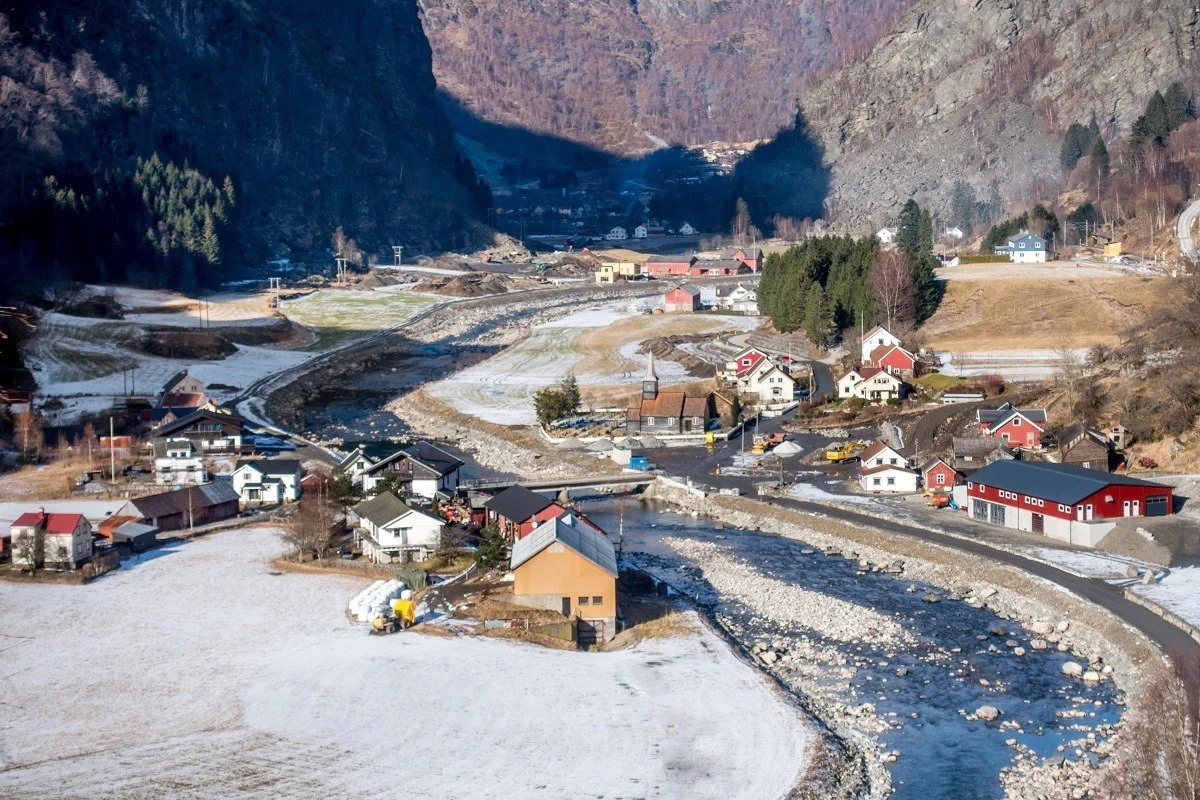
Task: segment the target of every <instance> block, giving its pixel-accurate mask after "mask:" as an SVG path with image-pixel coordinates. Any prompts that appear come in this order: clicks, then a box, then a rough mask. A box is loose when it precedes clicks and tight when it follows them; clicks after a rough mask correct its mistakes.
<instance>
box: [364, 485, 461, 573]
mask: <svg viewBox="0 0 1200 800" xmlns="http://www.w3.org/2000/svg"><path fill="white" fill-rule="evenodd" d="M354 514H355V515H356V516H357V517H358V525H359V527H358V528H357V529H356V530H355V532H354V540H355V542H357V543H358V544H359V545H360V546H361V547H362V551H363V555H365V556H366V557H367V558H369V559H371V560H372V561H373V562H375V563H376V564H393V563H408V562H410V561H424V560H426V559H427V558H429V557H430V555H432V554H433V552H434V551H435V550H437V549H438V547H440V546H441V543H442V532H443V530H444V529H445V523H444V522H443V521H442V520H440V519H438V518H437V517H435V516H432V515H430V514H426V513H425V512H423V511H418V510H417V509H415V508H413V507H412V506H409V505H407V504H406V503H405V502H404V501H403V500H401V499H400V498H399V497H396V495H394V494H392V493H391V492H383V493H381V494H380V495H379V496H377V497H373V498H371V499H370V500H364V501H363V502H361V503H359V504H358V505H356V506H355V507H354Z"/></svg>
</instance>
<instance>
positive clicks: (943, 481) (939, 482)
mask: <svg viewBox="0 0 1200 800" xmlns="http://www.w3.org/2000/svg"><path fill="white" fill-rule="evenodd" d="M936 483H937V485H938V486H945V485H946V476H945V475H944V474H942V473H941V472H939V473H938V474H937V481H936Z"/></svg>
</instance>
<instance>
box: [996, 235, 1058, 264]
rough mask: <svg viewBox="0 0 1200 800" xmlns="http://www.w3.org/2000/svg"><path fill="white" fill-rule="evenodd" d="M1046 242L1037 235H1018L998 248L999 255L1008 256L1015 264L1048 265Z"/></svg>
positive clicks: (1011, 237)
mask: <svg viewBox="0 0 1200 800" xmlns="http://www.w3.org/2000/svg"><path fill="white" fill-rule="evenodd" d="M1046 251H1047V248H1046V240H1045V239H1043V238H1042V237H1040V236H1038V235H1037V234H1035V233H1029V232H1028V231H1026V232H1024V233H1018V234H1017V235H1016V236H1010V237H1009V238H1008V241H1007V242H1005V243H1004V244H1003V245H1001V246H1000V247H997V248H996V254H997V255H1007V256H1008V260H1009V261H1011V262H1013V263H1014V264H1044V263H1046Z"/></svg>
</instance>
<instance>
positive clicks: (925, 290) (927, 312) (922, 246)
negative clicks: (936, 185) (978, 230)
mask: <svg viewBox="0 0 1200 800" xmlns="http://www.w3.org/2000/svg"><path fill="white" fill-rule="evenodd" d="M896 246H897V247H899V248H900V249H901V250H903V251H904V252H905V254H907V255H908V260H909V264H910V265H911V267H912V286H913V306H914V309H915V313H916V323H917V324H918V325H919V324H920V323H922V322H924V321H925V320H927V319H929V318H930V317H932V316H933V312H935V311H937V307H938V305H939V304H940V303H941V302H942V294H943V293H944V291H943V289H942V284H941V282H940V281H938V280H937V278H936V277H935V276H934V272H933V270H934V267H936V266H937V263H936V259H934V257H933V215H932V214H930V213H929V209H928V208H921V206H920V205H919V204H918V203H917V201H916V200H912V199H909V201H908V202H906V203H905V204H904V207H903V208H902V209H900V226H899V231H898V232H897V234H896Z"/></svg>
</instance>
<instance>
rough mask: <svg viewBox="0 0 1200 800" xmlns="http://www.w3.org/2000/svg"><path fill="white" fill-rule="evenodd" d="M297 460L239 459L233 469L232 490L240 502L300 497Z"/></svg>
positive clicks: (268, 502)
mask: <svg viewBox="0 0 1200 800" xmlns="http://www.w3.org/2000/svg"><path fill="white" fill-rule="evenodd" d="M301 477H302V475H301V469H300V462H299V461H298V460H297V459H294V458H267V459H262V460H259V461H242V462H240V463H238V465H237V469H235V470H234V471H233V475H232V477H231V480H232V482H233V490H234V491H235V492H237V493H238V497H239V498H241V502H242V505H276V504H278V503H292V502H295V501H296V500H299V499H300V479H301Z"/></svg>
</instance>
